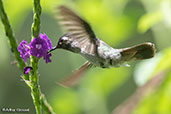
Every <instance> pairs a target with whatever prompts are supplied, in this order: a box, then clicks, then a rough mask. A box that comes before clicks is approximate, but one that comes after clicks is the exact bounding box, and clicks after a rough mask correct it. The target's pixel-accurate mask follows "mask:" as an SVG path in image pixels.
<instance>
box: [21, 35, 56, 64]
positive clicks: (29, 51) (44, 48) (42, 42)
mask: <svg viewBox="0 0 171 114" xmlns="http://www.w3.org/2000/svg"><path fill="white" fill-rule="evenodd" d="M26 43H27V42H26V41H24V40H23V41H22V42H21V43H20V45H19V47H18V51H19V52H20V56H21V57H22V58H23V59H24V61H25V59H26V60H27V58H29V57H30V55H32V56H36V57H37V58H41V57H43V59H44V60H45V61H46V63H48V62H51V60H50V57H51V56H52V55H51V54H48V50H50V49H52V48H53V47H52V43H51V40H50V39H49V38H48V36H47V35H46V34H45V33H44V34H40V35H39V38H34V39H33V40H32V41H31V42H30V44H29V45H28V44H27V45H26ZM23 56H24V57H23ZM25 62H26V61H25Z"/></svg>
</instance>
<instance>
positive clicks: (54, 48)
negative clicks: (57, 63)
mask: <svg viewBox="0 0 171 114" xmlns="http://www.w3.org/2000/svg"><path fill="white" fill-rule="evenodd" d="M57 48H58V46H55V47H53V48H52V49H50V50H49V51H48V53H50V52H52V51H54V50H56V49H57Z"/></svg>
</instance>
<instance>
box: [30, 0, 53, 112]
mask: <svg viewBox="0 0 171 114" xmlns="http://www.w3.org/2000/svg"><path fill="white" fill-rule="evenodd" d="M33 12H34V16H33V24H32V28H31V31H32V39H33V38H38V37H39V33H40V15H41V6H40V0H33ZM31 66H32V67H33V71H32V73H31V77H30V81H31V86H30V87H31V94H32V98H33V101H34V104H35V108H36V112H37V114H40V113H41V108H42V109H43V110H44V111H45V112H46V113H48V114H54V112H53V110H52V108H51V106H50V105H49V104H48V103H47V100H46V98H45V97H44V95H43V94H42V93H41V90H40V85H39V76H38V74H37V70H38V59H37V58H36V57H34V56H31Z"/></svg>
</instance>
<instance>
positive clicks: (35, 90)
mask: <svg viewBox="0 0 171 114" xmlns="http://www.w3.org/2000/svg"><path fill="white" fill-rule="evenodd" d="M33 13H34V16H33V24H32V27H31V31H32V39H33V38H35V37H38V36H39V32H40V15H41V6H40V0H33ZM31 66H32V68H33V71H32V72H31V76H30V81H31V86H30V87H31V95H32V98H33V102H34V105H35V109H36V112H37V114H41V101H40V96H41V91H40V86H39V77H38V74H37V69H38V59H37V58H36V57H34V56H31Z"/></svg>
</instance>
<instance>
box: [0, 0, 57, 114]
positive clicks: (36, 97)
mask: <svg viewBox="0 0 171 114" xmlns="http://www.w3.org/2000/svg"><path fill="white" fill-rule="evenodd" d="M33 11H34V18H33V24H32V39H33V38H34V37H38V35H39V32H40V14H41V6H40V0H33ZM0 18H1V21H2V23H3V25H4V28H5V32H6V36H7V37H8V40H9V44H10V46H11V49H12V52H13V53H14V56H15V58H16V60H17V62H18V64H19V68H20V70H21V72H23V69H24V67H25V66H26V64H25V63H24V61H23V59H22V58H21V57H20V53H19V52H18V49H17V47H18V45H17V42H16V39H15V37H14V34H13V30H12V28H11V25H10V23H9V20H8V17H7V15H6V12H5V10H4V6H3V2H2V0H0ZM31 65H32V67H33V70H32V71H31V73H30V74H31V75H30V80H28V76H26V75H25V74H24V76H22V78H23V80H24V81H25V83H26V84H27V85H28V86H29V87H30V88H31V95H32V98H33V102H34V105H35V108H36V112H37V114H41V107H42V108H43V110H44V111H45V112H46V113H48V114H54V112H53V111H52V108H51V106H50V105H49V104H48V103H47V100H46V99H45V97H44V95H42V93H41V91H40V86H39V76H38V74H37V69H38V59H37V58H36V57H33V56H32V57H31Z"/></svg>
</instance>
